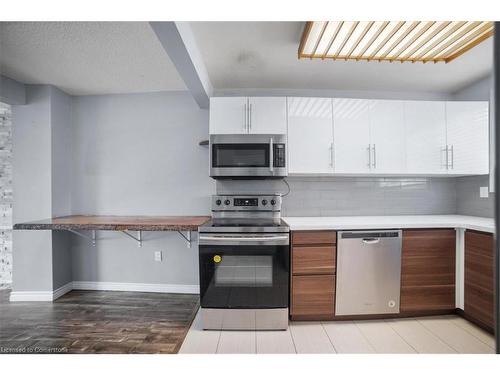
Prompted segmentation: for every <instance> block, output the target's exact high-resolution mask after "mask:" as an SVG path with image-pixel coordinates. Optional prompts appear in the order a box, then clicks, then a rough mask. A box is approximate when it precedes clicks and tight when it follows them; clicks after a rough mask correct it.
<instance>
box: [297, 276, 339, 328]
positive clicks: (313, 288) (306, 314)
mask: <svg viewBox="0 0 500 375" xmlns="http://www.w3.org/2000/svg"><path fill="white" fill-rule="evenodd" d="M334 303H335V276H333V275H307V276H292V301H291V315H292V316H293V317H294V318H299V319H300V318H304V319H328V318H331V317H333V315H334V311H335V306H334Z"/></svg>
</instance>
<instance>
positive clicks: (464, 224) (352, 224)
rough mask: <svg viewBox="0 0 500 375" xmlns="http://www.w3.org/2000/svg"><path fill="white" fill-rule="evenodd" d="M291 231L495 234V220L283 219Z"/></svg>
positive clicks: (434, 217) (461, 217)
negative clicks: (456, 230) (459, 230)
mask: <svg viewBox="0 0 500 375" xmlns="http://www.w3.org/2000/svg"><path fill="white" fill-rule="evenodd" d="M283 220H284V221H285V222H286V223H287V224H288V225H289V226H290V229H291V230H320V229H335V230H355V229H409V228H464V229H471V230H477V231H482V232H489V233H494V232H495V220H494V219H491V218H486V217H478V216H464V215H401V216H330V217H284V218H283Z"/></svg>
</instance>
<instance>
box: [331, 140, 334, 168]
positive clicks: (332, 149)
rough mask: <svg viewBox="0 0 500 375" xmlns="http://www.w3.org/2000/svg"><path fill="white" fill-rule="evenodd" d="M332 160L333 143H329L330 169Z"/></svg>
mask: <svg viewBox="0 0 500 375" xmlns="http://www.w3.org/2000/svg"><path fill="white" fill-rule="evenodd" d="M333 158H334V155H333V142H332V143H330V167H332V168H333Z"/></svg>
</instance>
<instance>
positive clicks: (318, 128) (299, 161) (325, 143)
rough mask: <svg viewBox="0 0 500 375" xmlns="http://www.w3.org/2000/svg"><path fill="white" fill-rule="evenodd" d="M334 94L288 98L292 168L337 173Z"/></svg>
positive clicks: (293, 171) (293, 169)
mask: <svg viewBox="0 0 500 375" xmlns="http://www.w3.org/2000/svg"><path fill="white" fill-rule="evenodd" d="M332 146H333V117H332V99H330V98H296V97H294V98H288V148H289V153H288V156H289V158H288V160H289V162H288V172H289V173H297V174H307V173H314V174H323V173H333V171H334V168H333V150H332Z"/></svg>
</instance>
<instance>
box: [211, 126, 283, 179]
mask: <svg viewBox="0 0 500 375" xmlns="http://www.w3.org/2000/svg"><path fill="white" fill-rule="evenodd" d="M286 155H287V149H286V135H284V134H240V135H235V134H217V135H215V134H213V135H211V136H210V176H211V177H213V178H281V177H286V176H287V174H288V172H287V162H286V159H287V157H286Z"/></svg>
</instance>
